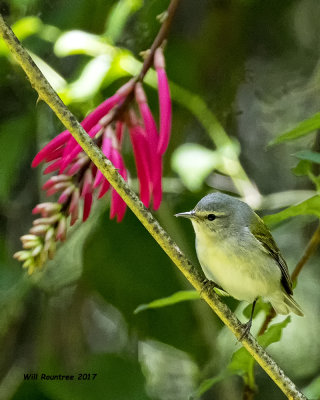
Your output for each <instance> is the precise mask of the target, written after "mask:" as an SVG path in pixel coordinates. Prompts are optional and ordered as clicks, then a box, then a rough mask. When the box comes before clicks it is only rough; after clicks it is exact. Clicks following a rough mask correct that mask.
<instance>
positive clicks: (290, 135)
mask: <svg viewBox="0 0 320 400" xmlns="http://www.w3.org/2000/svg"><path fill="white" fill-rule="evenodd" d="M318 128H320V113H316V114H314V115H313V116H312V117H310V118H308V119H306V120H304V121H302V122H300V123H299V124H298V125H297V126H296V127H295V128H293V129H291V130H290V131H288V132H285V133H282V134H281V135H279V136H278V137H276V138H275V139H273V140H272V141H271V142H270V143H269V145H271V146H272V145H274V144H279V143H282V142H288V141H290V140H295V139H298V138H300V137H302V136H306V135H308V134H309V133H313V132H314V131H315V130H316V129H318Z"/></svg>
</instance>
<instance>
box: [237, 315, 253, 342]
mask: <svg viewBox="0 0 320 400" xmlns="http://www.w3.org/2000/svg"><path fill="white" fill-rule="evenodd" d="M251 326H252V319H249V321H248V322H246V323H245V324H242V328H243V332H242V335H241V336H240V338H239V342H241V340H242V339H243V338H244V337H245V336H248V335H249V333H250V329H251Z"/></svg>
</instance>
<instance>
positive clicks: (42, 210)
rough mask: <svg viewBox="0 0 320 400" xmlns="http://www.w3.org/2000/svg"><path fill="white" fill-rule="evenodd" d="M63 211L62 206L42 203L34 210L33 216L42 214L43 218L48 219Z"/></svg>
mask: <svg viewBox="0 0 320 400" xmlns="http://www.w3.org/2000/svg"><path fill="white" fill-rule="evenodd" d="M60 210H61V204H58V203H50V202H47V203H40V204H37V205H36V206H35V207H34V209H33V210H32V214H41V215H42V216H43V217H48V216H49V215H52V214H53V213H57V212H59V211H60Z"/></svg>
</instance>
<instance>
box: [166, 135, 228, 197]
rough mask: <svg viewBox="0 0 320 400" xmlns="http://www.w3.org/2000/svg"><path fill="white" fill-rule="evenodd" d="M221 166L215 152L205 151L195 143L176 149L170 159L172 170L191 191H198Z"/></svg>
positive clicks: (220, 161) (218, 156) (220, 158)
mask: <svg viewBox="0 0 320 400" xmlns="http://www.w3.org/2000/svg"><path fill="white" fill-rule="evenodd" d="M221 164H222V157H221V155H220V154H218V152H217V151H213V150H209V149H206V148H205V147H203V146H201V145H199V144H196V143H187V144H183V145H182V146H180V147H178V148H177V149H176V150H175V151H174V153H173V155H172V159H171V165H172V169H173V170H174V171H175V172H176V173H177V174H178V175H179V176H180V178H181V180H182V182H183V183H184V185H185V186H186V187H187V188H188V189H189V190H191V191H197V190H200V189H201V186H202V184H203V181H204V180H205V179H206V177H207V176H208V175H209V174H210V173H211V172H212V171H213V169H215V168H219V167H220V166H221Z"/></svg>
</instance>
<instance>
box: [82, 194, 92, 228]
mask: <svg viewBox="0 0 320 400" xmlns="http://www.w3.org/2000/svg"><path fill="white" fill-rule="evenodd" d="M91 206H92V193H87V194H86V195H85V196H84V205H83V217H82V221H83V222H85V221H86V220H87V218H88V217H89V215H90V211H91Z"/></svg>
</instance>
